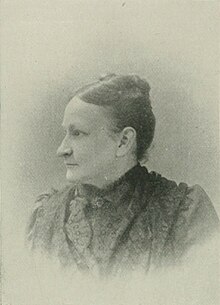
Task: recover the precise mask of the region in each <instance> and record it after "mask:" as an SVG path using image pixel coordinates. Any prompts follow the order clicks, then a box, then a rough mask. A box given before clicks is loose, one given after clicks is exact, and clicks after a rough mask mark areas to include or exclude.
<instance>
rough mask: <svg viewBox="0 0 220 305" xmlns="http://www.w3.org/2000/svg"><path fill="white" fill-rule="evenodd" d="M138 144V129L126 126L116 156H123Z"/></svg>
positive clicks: (121, 134)
mask: <svg viewBox="0 0 220 305" xmlns="http://www.w3.org/2000/svg"><path fill="white" fill-rule="evenodd" d="M135 146H136V130H135V129H134V128H133V127H125V128H124V129H123V130H122V131H121V133H120V137H119V140H118V149H117V153H116V156H117V157H123V156H125V155H126V154H127V153H128V152H129V151H131V150H132V148H134V147H135Z"/></svg>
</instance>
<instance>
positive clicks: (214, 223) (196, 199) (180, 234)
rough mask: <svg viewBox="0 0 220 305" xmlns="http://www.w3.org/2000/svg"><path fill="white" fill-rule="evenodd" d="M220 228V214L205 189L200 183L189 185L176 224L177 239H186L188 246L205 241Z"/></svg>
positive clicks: (185, 242) (186, 245) (185, 243)
mask: <svg viewBox="0 0 220 305" xmlns="http://www.w3.org/2000/svg"><path fill="white" fill-rule="evenodd" d="M219 229H220V222H219V218H218V215H217V213H216V211H215V208H214V206H213V204H212V202H211V200H210V198H209V197H208V195H207V194H206V192H205V191H204V189H203V188H202V187H201V186H200V185H198V184H196V185H194V186H192V187H188V189H187V193H186V196H185V199H184V201H183V202H181V204H180V206H179V209H178V214H177V217H176V222H175V225H174V230H175V236H176V240H177V241H180V240H181V241H182V242H183V241H184V245H185V247H188V246H190V245H192V244H195V243H203V242H204V241H205V240H207V239H208V238H210V237H211V236H213V235H214V234H215V233H217V232H219Z"/></svg>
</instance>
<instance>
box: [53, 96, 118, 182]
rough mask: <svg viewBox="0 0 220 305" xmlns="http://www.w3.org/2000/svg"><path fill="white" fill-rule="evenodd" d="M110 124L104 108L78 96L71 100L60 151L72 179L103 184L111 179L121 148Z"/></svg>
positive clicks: (65, 114) (66, 112)
mask: <svg viewBox="0 0 220 305" xmlns="http://www.w3.org/2000/svg"><path fill="white" fill-rule="evenodd" d="M110 124H111V121H110V118H109V117H108V113H107V111H106V109H104V108H103V107H100V106H97V105H94V104H89V103H85V102H83V101H82V100H81V99H80V98H78V97H74V98H73V99H72V100H71V101H70V102H69V104H68V105H67V107H66V109H65V113H64V118H63V124H62V125H63V128H64V130H65V137H64V139H63V141H62V143H61V145H60V147H59V148H58V151H57V153H58V155H59V156H62V157H63V158H64V163H65V166H66V170H67V173H66V178H67V180H68V181H71V182H82V183H91V184H94V185H97V186H99V185H101V184H102V183H103V182H104V181H105V180H107V179H108V178H107V177H108V173H110V172H111V171H112V170H113V168H114V164H115V162H116V152H117V148H118V141H117V139H116V138H115V137H113V136H112V134H111V131H110Z"/></svg>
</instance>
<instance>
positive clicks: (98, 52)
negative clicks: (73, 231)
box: [1, 0, 220, 305]
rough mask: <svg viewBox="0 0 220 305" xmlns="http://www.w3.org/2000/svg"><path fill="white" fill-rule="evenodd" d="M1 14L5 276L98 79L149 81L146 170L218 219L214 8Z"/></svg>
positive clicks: (60, 178)
mask: <svg viewBox="0 0 220 305" xmlns="http://www.w3.org/2000/svg"><path fill="white" fill-rule="evenodd" d="M1 11H2V13H1V15H2V22H1V26H2V27H1V28H2V30H1V40H2V47H1V62H2V66H1V99H2V173H3V182H2V202H3V207H2V212H3V213H2V214H3V258H4V259H5V266H6V267H5V270H6V271H5V272H6V274H7V272H8V274H9V273H10V272H11V273H10V276H9V278H11V279H12V280H13V275H14V280H15V278H16V275H15V274H14V273H16V272H15V271H14V265H13V264H15V265H16V266H17V268H18V270H17V272H18V273H19V272H20V271H19V270H20V269H19V268H21V269H22V264H24V262H23V260H22V255H21V253H22V250H21V249H22V245H23V244H22V240H23V230H24V227H25V224H26V222H27V218H28V216H29V215H30V212H31V210H32V209H33V207H34V200H35V198H36V196H37V195H39V194H40V193H42V192H45V191H48V190H49V189H50V188H51V187H55V188H60V187H61V186H62V185H64V184H65V169H64V166H63V162H62V160H59V159H58V158H57V157H56V150H57V147H58V146H59V144H60V142H61V140H62V136H63V134H62V129H61V123H62V115H63V111H64V109H65V106H66V104H67V103H68V101H69V99H70V97H71V96H72V94H73V92H74V90H76V89H77V88H78V87H80V86H82V85H84V84H86V83H88V82H91V81H94V80H96V79H97V78H98V77H100V75H102V74H105V73H109V72H114V73H119V74H127V73H137V74H138V75H140V76H142V77H144V78H146V79H147V81H148V82H149V84H150V86H151V100H152V106H153V110H154V113H155V116H156V119H157V126H156V134H155V139H154V142H153V145H152V147H151V149H150V151H149V162H148V163H147V164H146V166H147V167H148V168H149V169H150V170H154V171H157V172H159V173H161V174H163V175H164V176H165V177H167V178H169V179H173V180H175V181H177V182H181V181H183V182H186V183H188V184H189V185H193V184H200V185H201V186H202V187H203V188H204V189H205V190H206V192H207V193H208V195H209V197H210V198H211V200H212V201H213V203H214V205H215V207H216V209H217V211H218V212H219V211H220V206H219V202H218V198H219V161H218V157H219V136H218V132H219V131H218V130H219V128H218V127H219V126H218V115H219V113H218V101H219V37H220V33H219V22H218V19H219V3H218V2H217V1H183V2H182V1H159V2H158V1H137V0H134V1H101V0H100V1H95V0H90V1H88V0H87V1H42V2H41V1H10V0H8V1H2V4H1ZM18 266H19V267H18ZM7 268H8V269H7ZM7 270H8V271H7ZM12 270H13V272H12ZM6 277H7V276H6ZM15 283H16V281H15ZM12 290H13V289H12ZM11 293H12V292H11ZM15 299H16V298H15ZM21 299H22V298H21ZM16 304H17V303H16ZM18 304H19V303H18ZM21 304H22V303H21ZM12 305H14V304H12Z"/></svg>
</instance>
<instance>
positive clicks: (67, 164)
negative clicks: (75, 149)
mask: <svg viewBox="0 0 220 305" xmlns="http://www.w3.org/2000/svg"><path fill="white" fill-rule="evenodd" d="M65 165H66V166H77V165H78V164H74V163H65Z"/></svg>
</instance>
